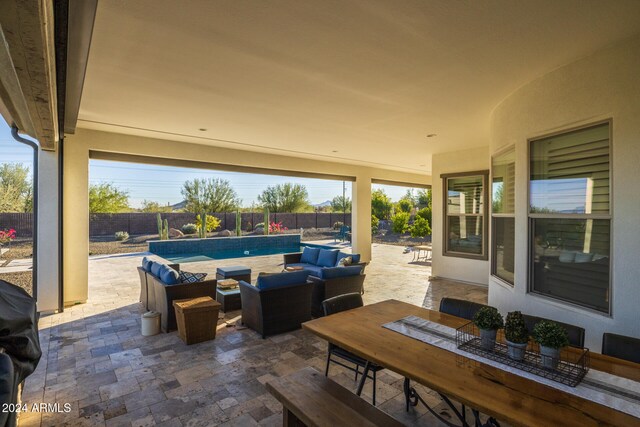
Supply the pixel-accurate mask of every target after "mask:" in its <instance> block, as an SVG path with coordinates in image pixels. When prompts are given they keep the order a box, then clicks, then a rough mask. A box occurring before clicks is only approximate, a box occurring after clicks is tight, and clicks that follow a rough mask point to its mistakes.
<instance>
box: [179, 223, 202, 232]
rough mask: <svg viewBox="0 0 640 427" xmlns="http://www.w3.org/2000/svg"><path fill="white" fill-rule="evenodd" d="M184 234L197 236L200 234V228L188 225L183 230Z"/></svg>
mask: <svg viewBox="0 0 640 427" xmlns="http://www.w3.org/2000/svg"><path fill="white" fill-rule="evenodd" d="M181 230H182V232H183V233H184V234H196V233H197V232H198V226H197V225H195V224H192V223H188V224H185V225H183V226H182V228H181Z"/></svg>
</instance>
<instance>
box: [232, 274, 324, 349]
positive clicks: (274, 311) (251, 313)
mask: <svg viewBox="0 0 640 427" xmlns="http://www.w3.org/2000/svg"><path fill="white" fill-rule="evenodd" d="M308 276H309V272H308V271H304V270H303V271H294V272H291V273H276V274H264V273H261V274H260V275H259V276H258V280H257V281H256V285H255V286H253V285H252V284H250V283H247V282H245V281H243V280H241V281H240V282H239V285H240V295H241V298H242V323H243V324H244V325H245V326H247V327H248V328H251V329H253V330H254V331H256V332H258V333H259V334H260V335H262V338H265V337H267V336H269V335H275V334H279V333H282V332H287V331H292V330H295V329H300V327H301V325H302V323H303V322H306V321H307V320H311V294H312V292H313V284H312V283H311V282H309V281H307V279H308Z"/></svg>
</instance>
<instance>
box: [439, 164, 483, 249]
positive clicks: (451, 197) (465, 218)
mask: <svg viewBox="0 0 640 427" xmlns="http://www.w3.org/2000/svg"><path fill="white" fill-rule="evenodd" d="M487 176H488V172H471V173H462V174H452V175H442V178H443V184H444V194H445V199H446V200H445V203H444V209H445V212H444V213H445V215H444V221H445V224H444V248H445V250H444V255H447V256H457V257H463V258H477V259H487V251H486V240H487V239H486V237H485V235H486V228H487V225H486V224H485V220H486V218H487V216H486V212H485V209H486V205H487V194H486V190H485V189H486V187H487Z"/></svg>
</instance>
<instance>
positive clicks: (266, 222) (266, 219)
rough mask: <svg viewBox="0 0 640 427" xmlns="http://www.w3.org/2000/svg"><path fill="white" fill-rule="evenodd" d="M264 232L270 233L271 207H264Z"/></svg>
mask: <svg viewBox="0 0 640 427" xmlns="http://www.w3.org/2000/svg"><path fill="white" fill-rule="evenodd" d="M264 234H265V235H267V236H268V235H269V208H264Z"/></svg>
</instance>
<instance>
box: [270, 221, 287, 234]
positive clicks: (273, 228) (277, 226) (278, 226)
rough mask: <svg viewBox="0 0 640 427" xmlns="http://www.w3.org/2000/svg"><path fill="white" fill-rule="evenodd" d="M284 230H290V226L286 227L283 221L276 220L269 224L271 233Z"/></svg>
mask: <svg viewBox="0 0 640 427" xmlns="http://www.w3.org/2000/svg"><path fill="white" fill-rule="evenodd" d="M284 230H288V228H287V227H284V226H283V225H282V221H280V222H277V223H276V222H272V223H271V224H269V233H275V234H278V233H281V232H283V231H284Z"/></svg>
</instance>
